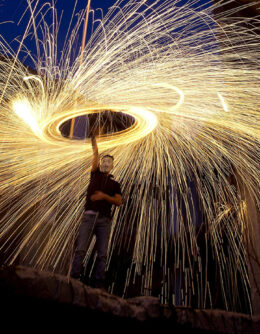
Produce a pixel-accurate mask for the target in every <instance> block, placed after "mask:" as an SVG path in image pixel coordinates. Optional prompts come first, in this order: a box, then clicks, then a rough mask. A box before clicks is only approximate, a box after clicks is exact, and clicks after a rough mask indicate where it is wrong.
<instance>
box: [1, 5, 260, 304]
mask: <svg viewBox="0 0 260 334" xmlns="http://www.w3.org/2000/svg"><path fill="white" fill-rule="evenodd" d="M197 3H198V1H195V0H194V1H191V2H188V3H186V4H183V1H182V2H181V1H179V0H175V1H163V2H162V3H161V2H159V1H151V2H150V1H134V0H130V1H120V0H119V1H117V2H115V4H114V5H113V6H112V7H111V8H110V9H109V11H108V13H107V14H106V15H105V16H104V17H103V16H102V17H101V19H100V18H98V19H97V18H96V15H95V13H94V11H93V10H90V20H92V34H91V36H89V38H88V41H87V43H86V46H85V49H84V52H83V55H82V54H81V53H80V52H79V54H78V56H75V57H74V48H75V45H76V43H77V41H76V36H77V34H78V32H79V29H80V27H81V26H82V22H83V19H84V17H85V13H84V12H80V13H79V15H78V16H77V17H78V21H77V23H76V24H75V26H74V27H73V28H72V30H71V31H70V33H68V34H67V36H66V39H65V41H64V45H63V49H62V52H61V53H60V50H58V49H57V39H58V36H59V34H58V25H59V21H58V18H57V15H56V11H55V8H54V6H50V5H49V4H46V5H44V6H42V7H40V6H39V3H38V2H36V3H35V4H34V6H35V7H32V6H31V5H30V6H29V7H30V8H31V18H30V21H29V22H28V26H27V28H26V31H25V34H24V36H23V38H22V41H21V42H20V45H19V49H18V51H17V52H14V51H13V50H12V49H11V46H10V45H8V44H7V43H6V42H5V40H4V36H1V44H0V49H1V54H2V56H1V60H0V87H1V105H0V107H1V109H0V138H1V158H0V173H1V184H0V189H1V197H0V211H1V224H0V247H1V253H2V262H5V263H6V264H13V263H17V262H19V263H26V264H29V265H32V266H34V267H36V268H39V269H42V270H51V271H55V272H60V273H65V274H67V273H68V270H69V265H70V260H71V254H72V251H73V242H74V240H75V235H76V232H77V229H78V226H79V224H80V217H81V215H82V213H83V206H84V194H85V191H86V187H87V185H88V182H89V172H90V166H91V158H92V150H91V144H90V141H89V140H88V139H87V140H82V141H80V140H70V139H68V138H65V137H63V136H62V135H61V132H60V126H61V125H62V124H63V123H64V122H65V121H67V120H69V119H72V118H73V117H77V116H79V115H84V114H86V115H88V114H93V113H97V114H100V113H102V112H104V111H106V110H110V111H111V115H110V116H111V118H112V119H113V117H115V115H116V113H118V112H122V113H124V114H127V115H131V116H132V117H134V119H135V121H134V123H133V124H132V125H131V126H130V127H129V128H127V129H125V130H122V131H118V132H114V133H108V132H105V133H103V134H100V136H99V137H98V140H97V141H98V145H99V149H100V152H102V153H107V152H109V153H110V154H113V155H114V156H115V158H116V163H115V169H114V171H113V174H114V175H115V176H116V179H118V180H119V181H121V183H122V185H123V189H122V190H123V194H124V206H122V207H120V209H119V210H118V209H117V210H116V211H115V214H114V219H113V223H112V234H111V239H110V246H109V262H108V271H112V272H113V275H112V276H111V277H112V278H111V282H110V291H111V292H114V291H117V286H118V285H120V279H119V276H120V273H119V271H120V268H124V269H125V273H124V282H125V283H124V287H123V290H122V293H121V294H122V295H123V296H127V295H128V291H129V289H130V288H131V286H135V285H136V284H138V283H137V282H138V280H139V281H140V293H141V294H147V295H149V294H151V293H153V284H154V280H155V278H154V277H155V275H156V274H157V278H158V277H160V278H159V279H160V281H161V282H162V285H161V291H160V292H159V295H160V297H161V300H162V302H164V303H168V302H169V301H171V300H173V301H174V302H175V303H176V304H180V305H193V306H196V307H213V306H214V305H213V301H212V300H213V298H214V293H216V291H215V281H217V282H218V283H219V287H220V295H221V300H222V302H223V304H224V307H225V309H227V310H239V307H240V306H239V305H240V303H242V301H241V300H240V299H241V292H239V289H241V287H242V289H243V291H244V296H245V297H244V298H245V303H247V307H248V309H249V310H250V297H249V291H248V276H247V268H246V261H245V258H246V250H245V246H244V242H243V240H244V238H245V234H246V231H247V228H248V226H247V223H248V221H247V219H246V218H245V217H246V206H245V201H244V197H243V187H244V186H246V187H247V189H249V190H250V192H251V194H252V198H253V200H254V201H255V203H256V205H257V206H258V207H259V186H260V184H259V180H260V175H259V174H260V169H259V137H260V132H259V101H260V94H259V74H260V68H259V64H260V50H259V45H260V43H259V35H257V34H256V25H257V24H259V18H258V17H255V18H252V19H251V20H250V25H249V24H247V25H246V24H245V23H246V22H247V23H248V22H249V19H248V18H245V19H243V18H241V17H235V16H234V14H235V12H236V11H239V8H238V7H237V9H236V10H234V11H233V13H232V12H231V11H226V12H221V13H220V14H217V15H214V14H213V11H214V10H216V9H217V8H218V6H219V5H218V4H215V5H213V4H211V3H209V4H208V6H205V5H204V6H201V7H199V6H196V4H197ZM195 7H196V8H195ZM48 16H51V17H52V25H50V26H48V24H47V21H48V20H47V18H48ZM30 32H33V34H34V37H35V43H36V46H37V54H36V55H35V56H33V55H31V53H30V52H29V50H28V49H27V46H26V45H27V44H26V42H27V40H28V38H29V36H30ZM21 54H26V55H27V57H28V59H29V58H30V61H31V62H33V63H34V67H35V69H36V72H37V74H35V75H32V74H31V73H30V72H29V70H28V69H27V68H26V67H25V66H24V65H23V64H22V63H21V62H20V60H19V57H20V55H21ZM113 115H114V116H113ZM98 119H99V118H97V122H98ZM97 125H98V126H99V127H102V124H97ZM231 180H233V182H231ZM93 245H94V240H93V243H92V246H91V249H90V251H89V252H88V254H87V257H86V262H89V261H90V255H91V253H92V252H93ZM115 259H116V261H117V263H118V268H117V267H115V265H114V263H115ZM126 259H127V260H126ZM211 262H212V263H214V270H215V268H216V273H215V274H214V275H212V272H211V271H212V267H210V265H211ZM122 271H123V269H122ZM158 275H159V276H158ZM121 280H122V277H121ZM240 291H241V290H240ZM194 303H195V304H194Z"/></svg>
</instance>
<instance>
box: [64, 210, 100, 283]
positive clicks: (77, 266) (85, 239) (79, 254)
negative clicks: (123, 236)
mask: <svg viewBox="0 0 260 334" xmlns="http://www.w3.org/2000/svg"><path fill="white" fill-rule="evenodd" d="M96 217H97V215H94V214H87V213H86V212H85V213H84V214H83V217H82V221H81V225H80V228H79V233H78V237H77V240H76V249H75V253H74V259H73V263H72V269H71V273H70V277H72V278H80V274H81V270H82V263H83V260H84V257H85V254H86V251H87V249H88V247H89V244H90V241H91V238H92V235H93V229H94V226H95V223H96Z"/></svg>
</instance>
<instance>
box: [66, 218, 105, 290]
mask: <svg viewBox="0 0 260 334" xmlns="http://www.w3.org/2000/svg"><path fill="white" fill-rule="evenodd" d="M110 230H111V219H110V218H109V217H105V216H100V215H99V213H98V212H97V213H96V214H95V213H91V214H90V213H86V212H84V214H83V217H82V221H81V225H80V228H79V233H78V236H77V239H76V248H75V253H74V258H73V262H72V269H71V273H70V276H71V277H73V278H77V279H79V278H80V275H81V272H82V269H83V260H84V257H85V255H86V252H87V250H88V248H89V246H90V242H91V239H92V236H93V235H94V234H95V235H96V247H97V262H96V266H95V271H94V280H95V282H96V283H97V286H96V287H99V286H98V285H99V284H100V285H101V286H103V284H104V281H105V269H106V262H107V248H108V242H109V235H110Z"/></svg>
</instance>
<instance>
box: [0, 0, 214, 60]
mask: <svg viewBox="0 0 260 334" xmlns="http://www.w3.org/2000/svg"><path fill="white" fill-rule="evenodd" d="M164 1H165V0H161V2H164ZM187 1H188V2H191V0H183V1H180V2H179V5H181V4H182V3H185V2H187ZM36 2H37V1H36V0H34V1H33V0H31V3H32V4H33V5H34V4H35V3H36ZM46 2H47V1H46V0H39V1H38V8H40V7H41V6H42V5H43V4H44V3H46ZM49 2H50V1H49ZM125 2H127V0H126V1H125ZM148 2H149V3H152V2H154V0H148ZM209 2H211V1H210V0H198V4H205V3H209ZM87 3H88V0H78V2H77V6H76V13H77V12H79V11H80V10H83V9H85V8H86V6H87ZM114 3H115V0H92V1H91V8H92V9H97V8H102V10H103V12H104V14H106V12H107V11H108V8H109V7H110V6H112V5H113V4H114ZM74 5H75V1H74V0H66V1H65V0H56V5H55V7H56V9H57V14H58V17H60V16H61V15H62V20H61V26H60V30H59V34H60V35H59V41H60V44H61V45H59V50H61V49H62V47H63V43H62V37H64V36H65V35H66V33H67V30H68V25H69V22H70V19H71V15H72V12H73V8H74ZM27 7H28V3H27V1H26V0H0V23H1V24H0V34H1V35H2V36H3V37H4V39H5V40H6V41H7V42H8V44H9V45H11V47H12V49H13V50H16V49H17V47H18V43H17V42H15V41H14V38H16V37H18V36H19V38H20V39H21V37H22V36H23V33H24V31H25V29H26V25H27V23H28V20H29V11H27V12H26V13H25V15H24V17H23V19H22V20H21V22H20V23H19V25H18V22H19V20H20V18H21V17H22V15H23V13H24V12H25V11H26V8H27ZM193 7H195V6H193ZM97 15H99V16H100V11H97ZM7 21H10V22H7ZM47 22H48V19H47ZM74 22H75V21H74ZM82 30H83V27H82V29H80V36H79V45H80V44H81V40H82ZM26 45H27V46H28V48H29V49H30V50H31V51H32V52H34V48H35V44H34V42H33V41H30V39H29V38H27V41H26ZM21 57H22V56H21ZM21 57H20V58H21ZM20 60H22V61H23V59H20ZM26 62H27V60H25V63H26ZM28 65H30V64H28Z"/></svg>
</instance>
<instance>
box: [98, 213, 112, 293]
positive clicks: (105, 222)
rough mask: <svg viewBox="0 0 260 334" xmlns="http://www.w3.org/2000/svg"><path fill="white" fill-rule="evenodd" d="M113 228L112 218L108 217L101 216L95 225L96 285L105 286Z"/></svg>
mask: <svg viewBox="0 0 260 334" xmlns="http://www.w3.org/2000/svg"><path fill="white" fill-rule="evenodd" d="M110 230H111V220H110V219H109V218H107V217H99V218H98V219H97V224H96V226H95V234H96V238H97V239H96V243H97V253H98V254H97V263H96V269H95V287H97V288H103V287H104V282H105V269H106V262H107V248H108V242H109V236H110Z"/></svg>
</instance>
